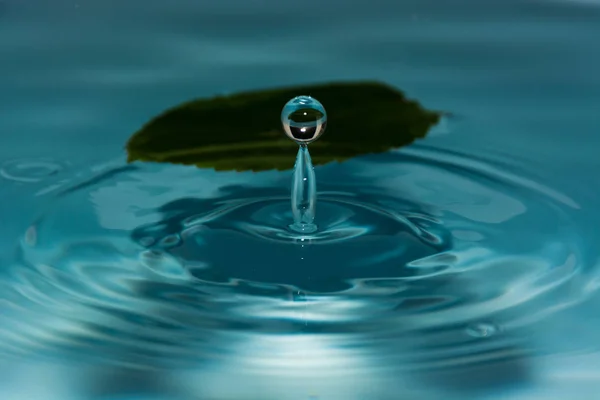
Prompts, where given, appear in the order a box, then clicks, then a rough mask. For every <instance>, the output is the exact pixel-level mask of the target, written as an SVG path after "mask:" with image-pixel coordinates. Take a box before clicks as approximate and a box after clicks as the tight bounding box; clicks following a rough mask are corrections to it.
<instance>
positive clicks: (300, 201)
mask: <svg viewBox="0 0 600 400" xmlns="http://www.w3.org/2000/svg"><path fill="white" fill-rule="evenodd" d="M281 123H282V125H283V130H284V132H285V134H286V135H287V136H288V137H289V138H290V139H292V140H294V141H295V142H296V143H298V144H299V145H300V148H299V149H298V155H297V156H296V164H295V165H294V174H293V176H292V195H291V198H292V214H293V216H294V223H293V224H292V225H290V228H291V229H292V230H294V231H296V232H298V233H305V234H308V233H313V232H315V231H316V230H317V225H316V224H315V223H314V221H315V213H316V206H317V182H316V176H315V171H314V167H313V164H312V160H311V157H310V153H309V152H308V144H309V143H312V142H314V141H315V140H317V139H319V137H321V135H323V133H324V132H325V128H326V126H327V113H326V111H325V108H324V107H323V105H322V104H321V103H320V102H319V101H318V100H316V99H313V98H312V97H310V96H298V97H295V98H293V99H292V100H290V101H288V102H287V103H286V105H285V106H284V107H283V110H282V111H281Z"/></svg>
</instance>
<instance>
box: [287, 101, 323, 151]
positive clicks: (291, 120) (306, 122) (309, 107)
mask: <svg viewBox="0 0 600 400" xmlns="http://www.w3.org/2000/svg"><path fill="white" fill-rule="evenodd" d="M281 123H282V124H283V130H284V131H285V134H286V135H287V136H288V137H289V138H290V139H292V140H294V141H295V142H297V143H298V144H307V143H311V142H314V141H315V140H317V139H318V138H319V137H320V136H321V135H322V134H323V132H325V127H326V126H327V113H326V112H325V107H323V105H322V104H321V103H319V101H317V100H316V99H313V98H312V97H310V96H298V97H294V98H293V99H292V100H290V101H288V102H287V103H286V105H285V106H284V107H283V111H281Z"/></svg>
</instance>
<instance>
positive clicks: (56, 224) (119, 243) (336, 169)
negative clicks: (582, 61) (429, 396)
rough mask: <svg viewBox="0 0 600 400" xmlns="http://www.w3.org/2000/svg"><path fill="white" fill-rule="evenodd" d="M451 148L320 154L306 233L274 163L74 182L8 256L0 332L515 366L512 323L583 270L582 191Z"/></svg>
mask: <svg viewBox="0 0 600 400" xmlns="http://www.w3.org/2000/svg"><path fill="white" fill-rule="evenodd" d="M461 157H462V156H461V155H460V154H458V153H449V152H448V153H444V152H440V151H438V150H433V149H431V148H427V147H412V148H410V149H407V150H406V151H402V152H399V153H390V154H387V155H381V156H379V157H377V158H376V159H375V160H374V161H371V160H369V161H368V162H365V161H364V160H357V161H355V162H351V163H348V164H347V165H342V166H329V167H326V168H321V169H319V170H318V171H317V172H318V176H319V177H320V179H321V180H320V182H321V183H320V185H319V190H320V192H319V201H318V214H317V220H316V222H317V224H318V225H319V230H318V231H317V232H315V233H313V234H308V235H302V236H299V235H298V234H297V233H292V232H290V231H289V230H288V228H287V226H288V225H289V221H290V220H291V213H290V209H289V198H288V197H287V193H288V192H287V187H286V186H287V179H282V178H281V175H280V174H271V173H265V174H245V173H235V174H229V173H223V174H221V175H218V176H219V178H220V179H221V180H220V182H219V185H220V186H219V187H210V186H199V184H198V183H199V182H209V178H210V177H211V176H213V174H215V173H214V172H211V171H205V170H197V169H194V168H184V167H175V166H163V165H154V164H152V165H140V166H137V167H135V168H131V169H122V170H119V171H120V173H119V174H110V175H103V176H102V179H93V178H92V179H91V180H90V182H84V183H79V184H78V186H77V187H76V188H73V189H72V190H68V191H66V192H64V191H63V192H61V194H59V195H58V196H56V198H55V202H54V204H53V206H52V207H50V208H49V209H48V211H46V212H45V213H44V214H43V215H42V216H41V217H40V218H39V219H37V220H36V222H35V223H34V224H32V225H31V227H30V228H29V229H28V230H27V231H26V232H24V233H23V237H22V238H21V239H20V242H19V244H18V246H17V251H16V252H15V254H16V256H15V257H14V259H13V262H12V264H11V266H10V268H8V269H7V270H6V271H4V274H3V275H2V276H3V280H2V281H0V282H1V286H0V292H1V293H2V296H1V297H2V299H4V301H3V306H2V307H3V310H5V311H6V312H4V314H5V317H6V318H4V320H5V321H6V322H5V323H4V324H3V328H2V329H1V331H0V335H1V336H2V339H3V340H2V345H1V347H0V349H1V350H2V351H3V352H4V353H6V354H13V353H15V352H16V353H19V354H20V353H27V352H29V353H35V354H37V355H38V356H41V355H45V356H54V357H65V356H68V355H71V356H72V357H76V355H77V354H81V353H85V354H86V357H88V358H89V357H92V358H95V359H96V361H98V362H102V363H109V364H115V365H123V364H127V365H137V366H139V367H142V366H146V367H147V366H149V365H155V366H156V365H162V366H165V365H169V366H170V367H178V366H182V365H195V366H197V367H202V366H206V365H212V364H211V363H214V362H215V359H214V357H216V356H215V354H219V362H218V363H217V364H218V365H222V366H227V365H229V364H228V363H235V364H236V365H238V366H239V368H252V369H253V373H255V374H258V375H261V374H262V375H264V376H274V375H273V374H276V373H277V371H281V370H282V369H284V370H285V369H288V368H289V372H290V374H300V375H295V376H302V374H304V376H306V377H309V376H313V374H315V373H317V372H319V371H320V372H319V373H321V374H322V375H323V376H329V377H332V376H333V375H334V371H331V370H330V369H328V368H330V367H332V366H333V365H346V364H347V365H348V368H350V369H352V368H354V369H355V370H356V371H373V368H374V365H381V366H382V367H381V368H384V369H385V372H386V373H389V374H391V375H390V376H392V375H393V374H394V372H393V371H396V372H397V373H399V371H403V372H402V373H403V374H412V375H413V376H414V377H416V378H417V379H421V380H427V379H431V378H432V377H437V378H436V379H438V378H439V382H443V381H444V379H448V381H447V382H448V385H450V386H451V385H452V384H451V383H450V382H454V380H453V379H454V378H451V375H448V374H449V373H450V371H459V370H461V368H462V369H464V371H467V370H469V368H476V367H477V368H481V365H487V366H489V365H492V364H493V365H499V363H508V364H510V365H513V367H514V365H515V363H516V365H517V367H515V368H516V370H519V371H521V370H522V371H526V370H527V368H528V366H527V364H528V363H529V361H528V360H529V359H530V357H531V356H532V350H531V345H530V344H528V342H527V340H526V339H525V338H524V337H521V336H519V335H518V334H517V333H516V332H518V330H519V329H525V328H526V326H527V323H526V321H528V320H534V319H535V318H536V317H537V318H546V317H547V316H548V314H549V312H547V310H548V308H545V307H540V304H544V302H547V301H548V299H549V298H552V301H553V302H554V303H562V304H572V303H574V302H577V299H578V296H583V295H584V294H585V293H586V291H585V290H583V288H584V286H585V287H587V286H586V277H587V276H593V275H594V274H595V271H593V269H592V268H591V267H589V266H588V264H586V263H585V260H586V258H589V257H591V256H590V255H589V254H586V253H585V252H584V251H583V249H582V248H581V246H580V239H579V236H578V228H577V225H576V224H575V222H574V220H573V219H572V218H571V216H572V214H571V213H572V212H574V211H576V209H577V204H576V202H575V201H574V200H572V199H569V198H568V197H566V196H564V195H562V194H561V193H558V192H556V191H553V190H551V189H549V188H545V187H544V186H543V185H541V184H540V183H536V182H530V181H528V180H527V178H525V177H524V176H519V177H513V176H510V175H507V173H505V172H500V171H497V170H496V169H494V167H493V166H492V165H487V164H485V165H484V164H482V163H483V161H476V162H474V161H473V160H470V159H469V160H467V159H463V158H461ZM340 174H345V178H344V179H340V178H339V177H340ZM284 175H285V174H284ZM214 176H215V177H216V176H217V175H216V174H215V175H214ZM331 176H337V177H338V178H337V179H330V177H331ZM342 176H344V175H342ZM174 178H176V179H174ZM282 182H285V184H284V183H282ZM347 182H351V184H349V183H347ZM353 188H355V189H356V188H358V189H356V190H352V189H353ZM123 193H127V196H126V197H125V196H123V195H122V194H123ZM73 210H77V221H74V220H73V214H72V213H73ZM105 221H112V222H111V224H112V225H110V226H111V227H108V226H107V225H106V224H105ZM115 221H119V224H116V223H114V222H115ZM588 286H589V285H588ZM544 309H545V310H546V312H545V314H544V313H543V312H542V310H544ZM303 341H305V342H306V346H308V347H303V346H304V344H302V343H303ZM248 349H255V350H248ZM257 349H261V350H260V355H259V353H257V351H258V350H257ZM317 349H318V351H317ZM298 354H303V358H302V360H303V361H302V362H303V363H304V364H298V363H299V361H298V357H299V355H298ZM286 357H293V358H294V359H290V358H286ZM210 360H212V361H210ZM294 363H296V364H294ZM508 364H507V365H508ZM328 365H329V367H328ZM486 368H487V367H486ZM490 368H491V367H490ZM494 368H496V367H494ZM498 368H500V367H498ZM511 368H512V367H511ZM499 371H504V370H502V369H500V370H499ZM453 373H454V372H453ZM465 373H467V372H465ZM505 373H508V372H502V374H505ZM386 376H387V375H386ZM507 376H508V375H507ZM520 376H527V373H526V372H523V374H521V375H520ZM439 382H438V383H439Z"/></svg>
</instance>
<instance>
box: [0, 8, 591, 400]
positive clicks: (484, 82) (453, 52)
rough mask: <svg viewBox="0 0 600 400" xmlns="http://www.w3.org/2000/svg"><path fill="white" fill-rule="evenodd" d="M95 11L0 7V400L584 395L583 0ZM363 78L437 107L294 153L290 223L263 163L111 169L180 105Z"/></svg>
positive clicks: (587, 155)
mask: <svg viewBox="0 0 600 400" xmlns="http://www.w3.org/2000/svg"><path fill="white" fill-rule="evenodd" d="M122 3H123V4H121V3H119V4H117V3H115V2H106V1H99V0H88V1H85V0H81V1H79V2H75V3H73V2H72V1H71V2H67V1H54V2H52V4H50V3H48V2H42V1H40V0H35V1H32V2H16V1H11V0H9V1H4V2H0V32H1V34H0V49H1V54H2V57H1V59H2V62H1V63H0V71H2V72H3V73H2V75H1V77H0V93H2V96H0V102H1V103H2V107H1V109H2V117H1V118H0V132H1V133H0V134H1V135H2V136H0V200H1V204H2V209H1V211H0V238H1V240H0V267H1V269H0V355H1V356H0V397H1V398H2V399H8V400H21V399H31V400H58V399H60V400H71V399H93V400H96V399H98V400H99V399H113V400H115V399H119V400H125V399H128V400H133V399H144V400H146V399H152V400H158V399H161V400H163V399H168V400H170V399H174V400H198V399H202V400H233V399H236V400H237V399H239V400H259V399H260V400H270V399H277V400H288V399H289V400H296V399H298V400H329V399H336V400H337V399H344V400H354V399H355V400H365V399H368V400H397V399H411V400H412V399H424V400H427V399H436V400H437V399H442V398H443V399H508V398H510V399H516V400H520V399H565V398H569V399H573V400H576V399H582V400H584V399H585V400H589V399H593V398H595V396H596V393H598V391H599V390H600V383H599V382H600V353H599V344H598V340H597V338H598V335H599V334H600V319H599V317H598V311H597V310H598V309H599V307H600V299H599V298H598V285H599V283H600V279H599V278H600V276H599V272H600V265H599V260H598V255H599V254H598V253H599V247H598V243H599V235H598V226H600V212H599V211H598V188H599V187H600V178H599V175H598V171H600V165H599V162H598V154H599V153H598V149H600V136H598V125H599V122H600V120H599V117H598V113H597V106H598V100H600V78H599V76H600V75H599V74H598V71H600V52H598V51H595V49H596V48H597V43H596V42H597V38H599V37H600V4H599V3H598V2H595V1H591V0H590V1H535V0H530V1H526V0H505V1H495V0H490V1H474V0H448V1H433V0H427V1H377V2H375V3H374V2H372V1H370V2H366V1H365V2H362V1H358V2H356V1H354V2H351V3H347V2H341V1H337V0H333V1H329V2H325V3H323V2H316V1H312V0H309V1H308V2H306V1H305V2H296V3H293V2H275V1H270V0H267V1H264V2H261V3H260V4H259V3H255V2H242V1H240V0H227V1H224V2H212V3H211V4H208V3H206V2H196V1H191V0H179V1H176V2H159V1H156V0H153V1H145V2H141V1H139V0H135V1H128V2H122ZM372 78H376V79H378V80H382V81H385V82H389V83H390V84H393V85H395V86H398V87H399V88H402V89H404V90H406V92H407V93H408V95H409V96H411V97H414V98H417V99H419V100H420V101H422V102H423V104H424V105H425V106H426V107H428V108H432V109H443V110H448V111H451V112H452V113H453V117H452V118H449V119H446V120H444V121H442V123H441V124H440V125H439V126H437V127H436V128H435V130H434V131H433V132H432V134H431V135H430V136H429V137H428V138H427V139H425V140H422V141H419V142H418V143H416V144H414V145H413V146H410V147H408V148H404V149H400V150H397V151H392V152H389V153H386V154H380V155H370V156H365V157H360V158H357V159H354V160H351V161H348V162H345V163H342V164H337V163H333V164H330V165H326V166H322V167H317V168H316V170H315V172H316V174H317V179H318V182H317V183H318V202H317V214H316V221H315V222H316V224H317V225H318V226H319V230H318V231H317V232H314V233H310V234H305V235H304V236H302V235H299V234H297V233H291V232H290V230H289V229H288V225H289V224H290V223H291V221H292V219H293V218H292V214H291V210H290V198H289V196H290V179H291V172H290V171H286V172H275V171H268V172H260V173H253V172H214V171H212V170H204V169H196V168H192V167H183V166H172V165H160V164H150V163H148V164H144V163H135V164H131V165H127V164H126V163H125V156H124V154H123V150H122V149H123V145H124V143H125V141H126V140H127V138H128V136H129V135H130V134H131V133H132V132H134V131H135V130H136V129H138V128H139V127H140V126H141V125H142V124H143V123H145V122H146V121H147V120H148V119H149V118H151V117H152V116H154V115H156V114H157V113H159V112H161V111H162V110H164V109H165V108H167V107H171V106H173V105H175V104H177V103H179V102H181V101H184V100H187V99H189V98H193V97H199V96H211V95H214V94H218V93H228V92H235V91H239V90H245V89H250V88H263V87H273V86H280V85H288V84H298V83H302V82H311V83H312V82H315V81H317V82H320V81H328V80H342V79H372ZM324 105H325V107H327V104H324ZM282 106H283V105H282ZM280 111H281V110H273V115H274V118H275V119H277V118H278V116H279V112H280ZM325 134H326V133H325ZM365 134H368V132H366V133H365ZM293 162H294V160H293V159H290V166H291V165H293Z"/></svg>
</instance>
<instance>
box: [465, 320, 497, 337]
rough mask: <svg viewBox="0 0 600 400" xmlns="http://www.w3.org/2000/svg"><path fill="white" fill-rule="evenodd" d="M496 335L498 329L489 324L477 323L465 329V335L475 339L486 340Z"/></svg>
mask: <svg viewBox="0 0 600 400" xmlns="http://www.w3.org/2000/svg"><path fill="white" fill-rule="evenodd" d="M496 333H498V327H497V326H496V325H493V324H489V323H484V322H482V323H477V324H472V325H469V326H468V327H467V334H468V335H469V336H472V337H475V338H488V337H490V336H493V335H495V334H496Z"/></svg>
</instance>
